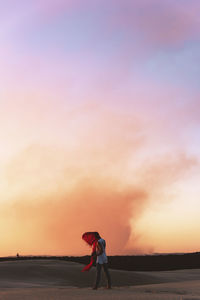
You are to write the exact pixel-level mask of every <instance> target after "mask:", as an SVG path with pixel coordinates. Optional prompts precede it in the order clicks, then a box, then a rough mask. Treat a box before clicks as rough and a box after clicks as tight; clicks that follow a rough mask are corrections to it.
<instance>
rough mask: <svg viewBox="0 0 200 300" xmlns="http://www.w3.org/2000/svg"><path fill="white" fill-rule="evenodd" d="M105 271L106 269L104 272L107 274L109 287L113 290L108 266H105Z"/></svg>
mask: <svg viewBox="0 0 200 300" xmlns="http://www.w3.org/2000/svg"><path fill="white" fill-rule="evenodd" d="M103 269H104V272H105V274H106V278H107V283H108V286H107V287H108V288H109V289H110V288H111V278H110V273H109V270H108V264H103Z"/></svg>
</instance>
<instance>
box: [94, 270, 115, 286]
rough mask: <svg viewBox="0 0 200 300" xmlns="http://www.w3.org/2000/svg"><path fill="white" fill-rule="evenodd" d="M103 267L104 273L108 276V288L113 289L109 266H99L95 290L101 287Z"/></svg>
mask: <svg viewBox="0 0 200 300" xmlns="http://www.w3.org/2000/svg"><path fill="white" fill-rule="evenodd" d="M102 267H103V270H104V273H105V275H106V278H107V287H108V288H111V279H110V273H109V271H108V264H97V266H96V268H97V273H96V282H95V286H94V287H95V288H98V286H99V282H100V280H101V269H102Z"/></svg>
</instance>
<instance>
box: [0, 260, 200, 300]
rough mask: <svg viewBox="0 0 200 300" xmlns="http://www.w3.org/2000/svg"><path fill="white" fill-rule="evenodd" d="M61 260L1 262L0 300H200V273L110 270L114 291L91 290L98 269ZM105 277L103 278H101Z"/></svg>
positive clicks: (198, 271)
mask: <svg viewBox="0 0 200 300" xmlns="http://www.w3.org/2000/svg"><path fill="white" fill-rule="evenodd" d="M82 267H83V266H82V265H80V264H77V263H73V262H66V261H58V260H27V261H23V260H22V261H20V260H18V261H4V262H1V263H0V300H1V299H3V300H10V299H12V300H17V299H18V300H24V299H27V300H28V299H29V300H32V299H37V300H40V299H41V300H45V299H48V300H50V299H59V300H64V299H88V300H91V299H97V300H98V299H116V300H118V299H135V300H144V299H145V300H148V299H149V300H159V299H163V300H165V299H168V300H200V270H179V271H165V272H132V271H131V272H129V271H117V270H111V276H112V281H113V289H112V290H105V289H104V288H103V286H104V282H103V281H102V286H101V287H100V289H99V290H97V291H94V290H92V289H91V286H92V284H93V280H94V276H95V269H94V268H93V269H92V270H91V271H90V272H89V273H82V272H81V269H82ZM102 277H103V276H102Z"/></svg>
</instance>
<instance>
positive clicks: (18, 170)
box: [0, 0, 200, 256]
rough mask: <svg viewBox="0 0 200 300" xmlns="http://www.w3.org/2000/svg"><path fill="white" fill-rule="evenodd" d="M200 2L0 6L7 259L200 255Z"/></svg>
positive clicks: (0, 161) (1, 230)
mask: <svg viewBox="0 0 200 300" xmlns="http://www.w3.org/2000/svg"><path fill="white" fill-rule="evenodd" d="M199 12H200V1H199V0H190V1H188V0H162V1H161V0H29V1H27V0H26V1H25V0H7V1H1V3H0V139H1V147H0V201H1V209H0V240H1V247H0V256H5V255H15V254H16V253H17V252H19V253H20V254H26V255H27V254H49V255H54V254H55V255H79V254H81V255H82V254H84V255H85V254H89V253H90V249H89V248H88V247H87V245H86V244H85V243H84V242H83V241H82V240H81V235H82V233H83V232H85V231H99V232H100V234H102V236H103V237H104V238H105V239H106V241H107V248H108V249H107V252H108V254H113V255H114V254H135V253H155V252H156V253H157V252H191V251H200V240H199V232H200V218H199V215H200V85H199V78H200V65H199V63H200V14H199Z"/></svg>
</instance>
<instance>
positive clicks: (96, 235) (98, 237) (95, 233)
mask: <svg viewBox="0 0 200 300" xmlns="http://www.w3.org/2000/svg"><path fill="white" fill-rule="evenodd" d="M94 235H95V238H97V239H100V238H101V236H100V234H99V233H98V232H97V231H95V232H94Z"/></svg>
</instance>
